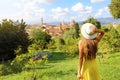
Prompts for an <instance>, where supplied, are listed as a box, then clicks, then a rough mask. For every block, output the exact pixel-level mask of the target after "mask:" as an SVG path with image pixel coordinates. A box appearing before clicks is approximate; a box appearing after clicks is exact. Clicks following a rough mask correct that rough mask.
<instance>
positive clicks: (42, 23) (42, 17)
mask: <svg viewBox="0 0 120 80" xmlns="http://www.w3.org/2000/svg"><path fill="white" fill-rule="evenodd" d="M41 25H43V17H41Z"/></svg>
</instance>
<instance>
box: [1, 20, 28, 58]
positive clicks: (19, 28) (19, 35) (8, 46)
mask: <svg viewBox="0 0 120 80" xmlns="http://www.w3.org/2000/svg"><path fill="white" fill-rule="evenodd" d="M25 27H26V24H25V22H24V21H23V20H21V22H19V21H16V22H13V21H12V20H7V19H4V20H3V21H2V23H1V24H0V59H2V58H4V59H11V58H14V57H15V55H16V54H15V50H17V49H19V48H20V49H21V53H25V52H26V51H27V47H28V46H29V44H30V40H29V38H28V35H27V33H26V31H25Z"/></svg>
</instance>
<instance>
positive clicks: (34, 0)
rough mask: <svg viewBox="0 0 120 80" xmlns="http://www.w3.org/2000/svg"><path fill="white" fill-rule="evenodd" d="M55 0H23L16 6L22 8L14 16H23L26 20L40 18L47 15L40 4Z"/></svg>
mask: <svg viewBox="0 0 120 80" xmlns="http://www.w3.org/2000/svg"><path fill="white" fill-rule="evenodd" d="M52 1H53V0H21V1H20V2H18V3H16V4H15V6H16V7H18V8H19V9H21V11H20V12H19V13H17V14H16V15H14V16H12V17H14V18H19V19H20V18H23V19H25V20H26V21H28V22H29V21H34V20H37V19H38V20H39V19H40V18H41V17H44V16H45V15H46V13H45V12H46V10H45V9H44V8H42V7H41V6H40V4H42V3H50V2H52Z"/></svg>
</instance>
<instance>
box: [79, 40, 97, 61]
mask: <svg viewBox="0 0 120 80" xmlns="http://www.w3.org/2000/svg"><path fill="white" fill-rule="evenodd" d="M80 46H81V48H82V51H83V56H84V57H85V59H94V58H96V53H97V50H98V42H97V41H96V40H95V39H93V40H90V39H85V38H83V39H82V41H81V45H80Z"/></svg>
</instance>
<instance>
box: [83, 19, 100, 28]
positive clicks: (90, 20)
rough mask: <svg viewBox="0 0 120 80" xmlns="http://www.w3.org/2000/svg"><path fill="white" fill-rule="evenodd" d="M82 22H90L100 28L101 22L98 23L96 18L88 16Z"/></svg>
mask: <svg viewBox="0 0 120 80" xmlns="http://www.w3.org/2000/svg"><path fill="white" fill-rule="evenodd" d="M84 23H92V24H94V25H95V26H96V27H97V28H98V29H100V28H101V23H100V22H99V21H98V20H97V19H95V18H93V17H91V18H88V19H87V20H86V21H84V22H83V24H84Z"/></svg>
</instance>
